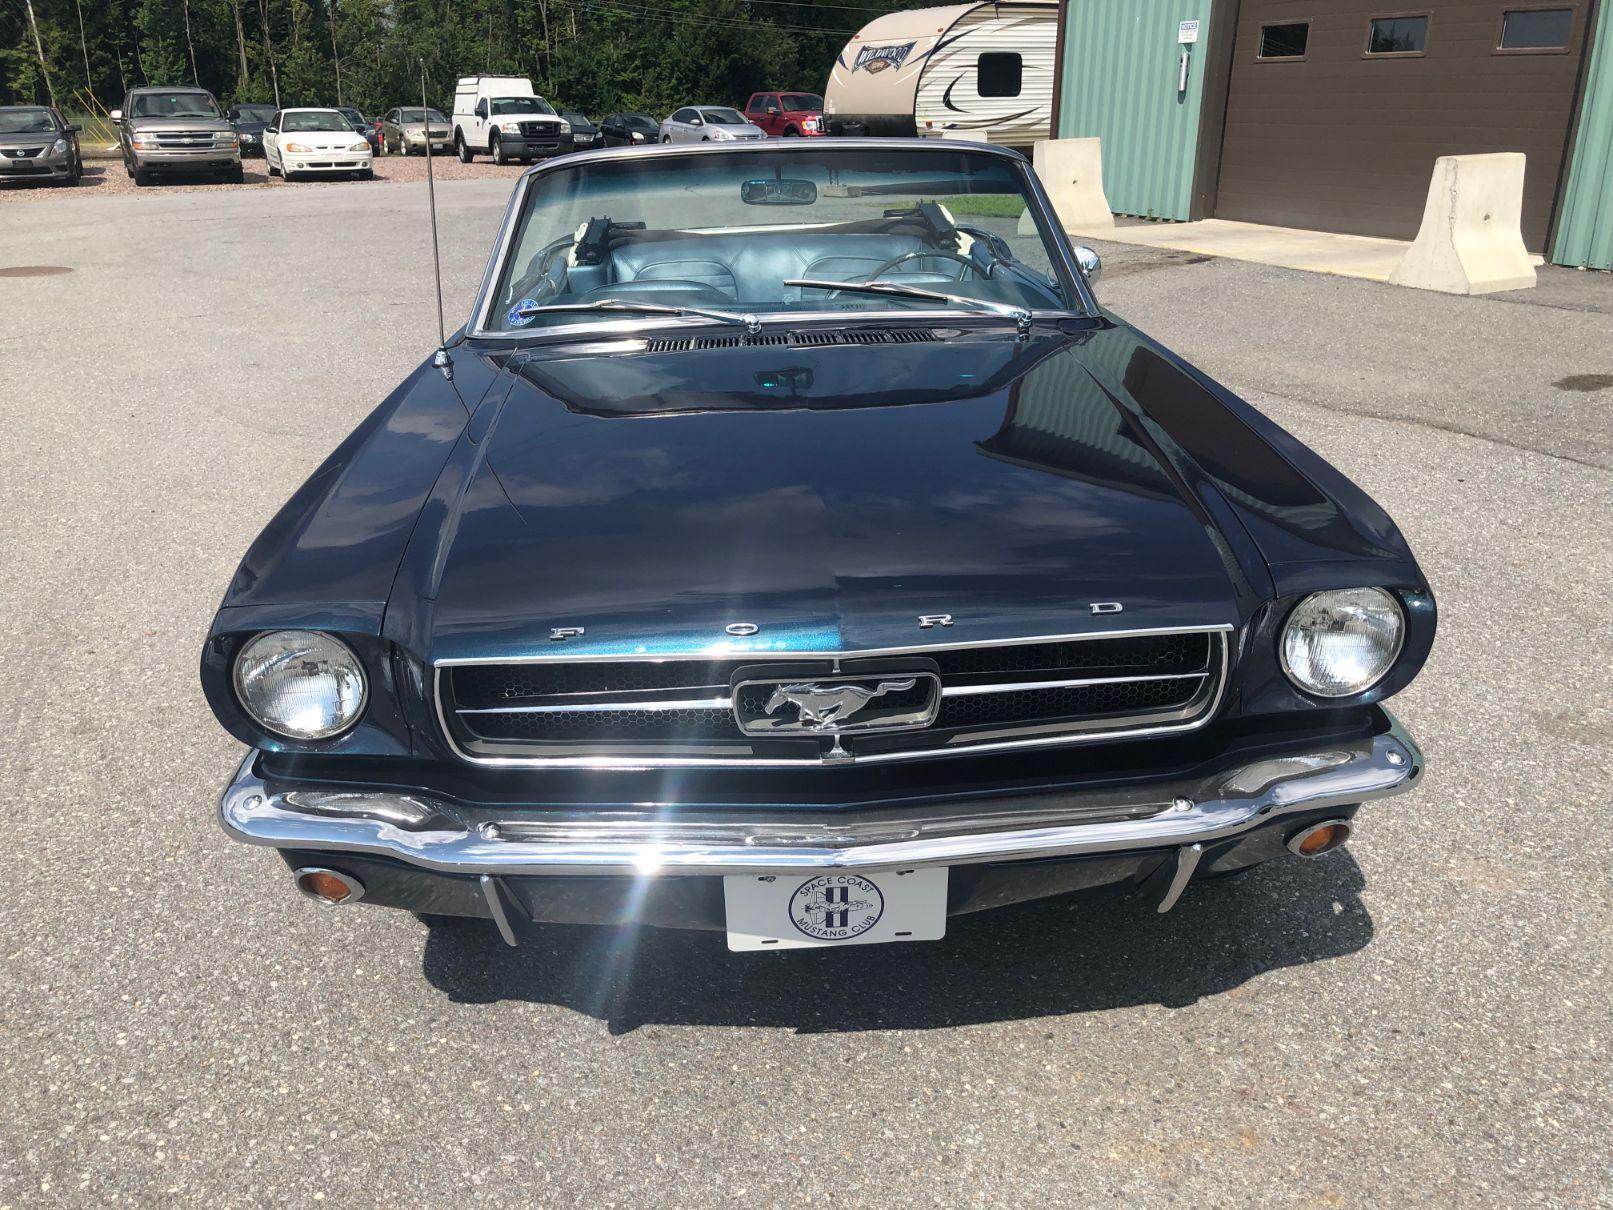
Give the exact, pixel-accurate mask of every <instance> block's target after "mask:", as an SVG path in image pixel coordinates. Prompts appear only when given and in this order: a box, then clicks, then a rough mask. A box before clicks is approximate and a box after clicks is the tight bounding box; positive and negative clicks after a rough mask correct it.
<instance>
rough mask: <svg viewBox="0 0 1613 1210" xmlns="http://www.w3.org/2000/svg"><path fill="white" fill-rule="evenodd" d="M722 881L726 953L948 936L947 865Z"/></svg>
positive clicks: (746, 876) (735, 876)
mask: <svg viewBox="0 0 1613 1210" xmlns="http://www.w3.org/2000/svg"><path fill="white" fill-rule="evenodd" d="M722 882H723V899H724V902H725V904H726V906H727V912H728V948H729V949H731V950H772V949H808V948H816V947H820V946H826V945H877V944H879V943H880V942H884V941H938V940H940V939H941V938H942V937H944V936H946V931H947V872H946V868H945V867H929V868H925V869H918V870H888V871H881V872H879V873H877V874H853V873H851V872H849V871H846V870H817V871H801V872H799V873H795V874H730V875H728V876H727V877H725V878H724V879H723V880H722Z"/></svg>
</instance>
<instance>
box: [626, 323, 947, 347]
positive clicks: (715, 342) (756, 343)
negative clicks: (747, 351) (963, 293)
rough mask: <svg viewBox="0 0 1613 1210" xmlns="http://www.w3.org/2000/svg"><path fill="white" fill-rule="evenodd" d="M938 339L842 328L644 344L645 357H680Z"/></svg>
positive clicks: (915, 332) (916, 331)
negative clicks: (701, 352) (722, 351)
mask: <svg viewBox="0 0 1613 1210" xmlns="http://www.w3.org/2000/svg"><path fill="white" fill-rule="evenodd" d="M939 339H940V337H938V336H937V335H936V334H935V333H934V332H933V331H931V330H930V329H929V328H846V329H831V330H829V331H826V332H763V333H761V334H760V335H758V336H739V335H735V336H679V337H669V338H665V339H660V340H647V341H645V342H644V351H645V352H647V353H682V352H686V351H688V350H690V349H739V348H751V347H756V348H764V347H769V346H771V347H781V346H782V347H788V348H794V349H819V348H826V347H828V346H829V345H914V344H930V343H933V342H935V341H937V340H939Z"/></svg>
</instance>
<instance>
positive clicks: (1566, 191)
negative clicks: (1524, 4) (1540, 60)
mask: <svg viewBox="0 0 1613 1210" xmlns="http://www.w3.org/2000/svg"><path fill="white" fill-rule="evenodd" d="M1601 8H1602V12H1601V18H1600V20H1599V21H1598V22H1597V29H1596V43H1595V45H1594V46H1593V47H1592V49H1591V65H1590V70H1589V71H1588V72H1587V73H1586V75H1585V99H1584V102H1583V104H1582V107H1581V109H1580V114H1579V133H1578V135H1577V136H1576V137H1575V140H1574V157H1573V162H1572V163H1571V164H1569V166H1568V181H1567V183H1566V185H1565V186H1564V188H1563V205H1562V213H1561V217H1560V218H1559V219H1558V221H1557V239H1556V241H1555V242H1554V243H1553V244H1552V249H1551V259H1552V260H1553V261H1554V262H1556V263H1557V264H1559V265H1574V266H1583V267H1585V268H1589V269H1613V11H1610V10H1613V0H1602V5H1601Z"/></svg>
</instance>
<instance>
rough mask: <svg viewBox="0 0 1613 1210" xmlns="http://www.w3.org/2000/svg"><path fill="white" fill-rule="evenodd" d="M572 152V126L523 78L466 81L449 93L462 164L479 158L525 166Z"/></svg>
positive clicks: (484, 78)
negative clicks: (487, 156)
mask: <svg viewBox="0 0 1613 1210" xmlns="http://www.w3.org/2000/svg"><path fill="white" fill-rule="evenodd" d="M571 147H572V141H571V124H570V123H569V122H567V121H566V120H565V119H564V118H562V117H561V116H560V115H559V114H557V113H556V112H555V111H554V106H552V105H550V104H549V102H547V101H545V100H544V99H543V98H542V97H540V96H538V95H537V94H536V93H534V92H533V91H532V81H530V80H528V79H526V78H524V77H522V76H465V77H463V78H461V79H460V81H459V84H458V86H457V87H456V88H455V89H454V149H455V150H456V151H457V152H458V153H459V158H460V160H461V161H463V162H464V163H466V164H469V163H470V162H471V161H472V160H474V159H475V158H476V156H477V154H478V153H481V152H485V153H486V154H488V155H490V156H492V157H493V162H494V163H495V164H508V163H510V162H512V161H515V160H519V161H520V162H521V163H523V164H530V163H531V162H532V161H533V160H542V159H547V158H548V157H550V156H555V155H564V154H565V153H566V152H568V151H570V150H571Z"/></svg>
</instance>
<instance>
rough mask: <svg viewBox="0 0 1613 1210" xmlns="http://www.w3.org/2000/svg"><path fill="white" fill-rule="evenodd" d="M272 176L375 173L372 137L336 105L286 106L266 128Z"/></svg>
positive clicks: (266, 150) (265, 142) (265, 148)
mask: <svg viewBox="0 0 1613 1210" xmlns="http://www.w3.org/2000/svg"><path fill="white" fill-rule="evenodd" d="M263 155H264V158H265V160H267V162H268V169H269V175H270V176H283V177H285V179H286V180H288V181H289V180H292V179H293V178H294V177H298V176H303V175H314V176H332V175H335V174H338V173H347V174H350V175H353V176H356V177H359V178H361V179H364V180H368V179H369V178H370V177H372V176H374V175H375V172H374V164H375V161H374V158H373V153H372V152H371V151H370V143H369V140H368V139H366V138H364V137H363V136H362V135H360V134H359V133H358V132H357V131H356V130H354V129H353V124H352V122H351V121H350V120H349V119H348V118H347V117H345V116H344V115H343V114H342V113H341V112H340V111H338V110H335V109H314V108H304V109H282V110H280V111H279V112H278V113H276V114H275V115H274V117H273V118H272V119H271V120H270V122H269V125H268V127H267V128H266V129H265V130H264V132H263Z"/></svg>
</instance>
